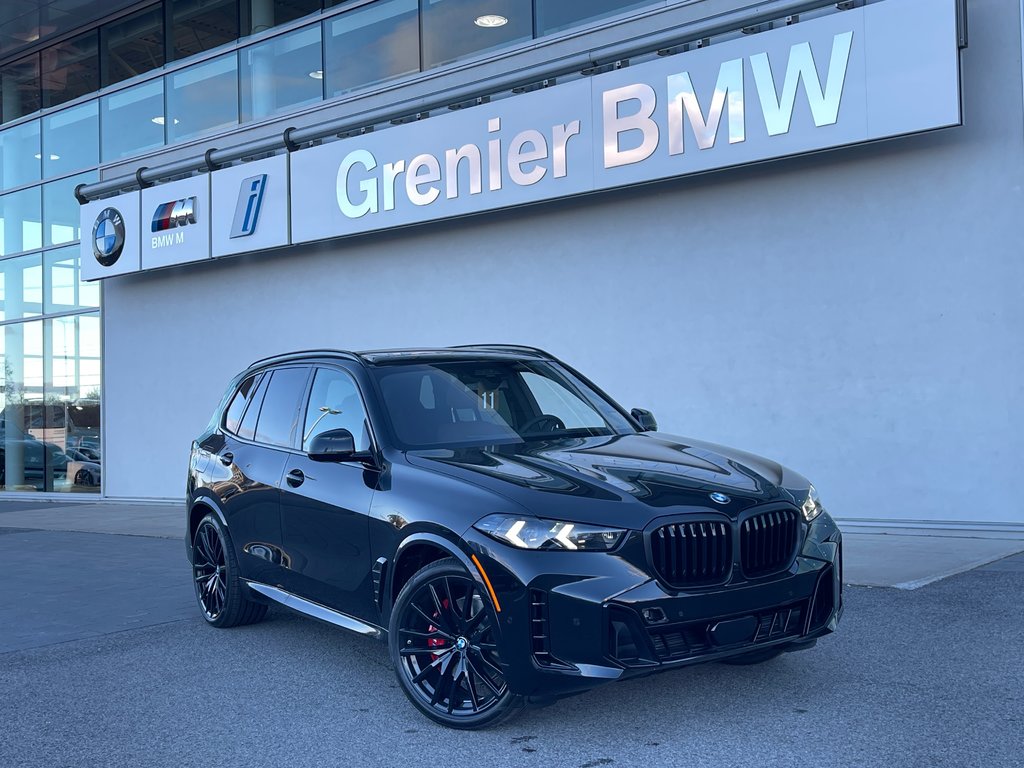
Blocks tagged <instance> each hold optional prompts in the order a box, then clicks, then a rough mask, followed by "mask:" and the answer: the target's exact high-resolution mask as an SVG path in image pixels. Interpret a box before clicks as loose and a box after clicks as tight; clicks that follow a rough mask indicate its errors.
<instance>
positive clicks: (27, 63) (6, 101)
mask: <svg viewBox="0 0 1024 768" xmlns="http://www.w3.org/2000/svg"><path fill="white" fill-rule="evenodd" d="M0 99H2V101H3V121H4V122H5V123H6V122H10V121H11V120H16V119H17V118H19V117H24V116H25V115H31V114H32V113H33V112H36V111H37V110H38V109H39V54H36V55H34V56H29V57H28V58H27V59H22V60H21V61H16V62H14V63H13V64H8V65H7V66H5V67H0Z"/></svg>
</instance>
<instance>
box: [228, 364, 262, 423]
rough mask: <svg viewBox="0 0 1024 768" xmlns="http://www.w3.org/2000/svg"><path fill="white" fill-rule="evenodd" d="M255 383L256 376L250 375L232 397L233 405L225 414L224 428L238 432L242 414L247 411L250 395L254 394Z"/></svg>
mask: <svg viewBox="0 0 1024 768" xmlns="http://www.w3.org/2000/svg"><path fill="white" fill-rule="evenodd" d="M255 383H256V377H255V376H250V377H249V378H247V379H246V380H245V381H243V382H242V386H240V387H239V388H238V391H237V392H236V393H235V396H234V397H233V398H232V399H231V405H229V406H228V410H227V413H225V414H224V428H225V429H226V430H227V431H228V432H238V425H239V424H241V423H242V414H243V413H245V406H247V405H248V404H249V395H251V394H252V391H253V389H254V387H253V385H254V384H255Z"/></svg>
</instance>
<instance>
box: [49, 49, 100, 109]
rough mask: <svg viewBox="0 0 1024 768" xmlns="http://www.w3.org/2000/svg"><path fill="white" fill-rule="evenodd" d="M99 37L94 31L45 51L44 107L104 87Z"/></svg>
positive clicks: (61, 102)
mask: <svg viewBox="0 0 1024 768" xmlns="http://www.w3.org/2000/svg"><path fill="white" fill-rule="evenodd" d="M97 39H98V38H97V35H96V31H95V30H93V31H92V32H88V33H86V34H84V35H79V36H78V37H73V38H71V39H70V40H65V41H64V42H62V43H57V44H56V45H51V46H50V47H49V48H46V49H44V50H43V63H42V86H43V107H56V106H57V105H58V104H63V103H64V102H65V101H71V100H72V99H77V98H78V97H79V96H84V95H85V94H87V93H92V92H93V91H95V90H97V89H98V88H99V87H100V67H99V56H98V55H97V45H98V42H97Z"/></svg>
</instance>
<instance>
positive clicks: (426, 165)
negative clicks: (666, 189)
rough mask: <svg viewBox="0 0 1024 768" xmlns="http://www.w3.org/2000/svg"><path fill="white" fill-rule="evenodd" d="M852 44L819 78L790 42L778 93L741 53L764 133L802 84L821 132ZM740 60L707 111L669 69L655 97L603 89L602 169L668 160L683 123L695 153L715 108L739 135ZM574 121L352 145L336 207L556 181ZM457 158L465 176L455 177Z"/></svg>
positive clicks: (494, 121)
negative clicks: (436, 140) (432, 145)
mask: <svg viewBox="0 0 1024 768" xmlns="http://www.w3.org/2000/svg"><path fill="white" fill-rule="evenodd" d="M852 44H853V32H842V33H840V34H837V35H835V36H834V37H833V39H832V49H831V53H830V55H829V56H828V57H827V58H826V61H827V62H828V71H827V77H824V78H823V77H822V76H821V74H820V73H819V72H818V70H817V66H816V64H815V61H814V57H813V54H812V51H811V46H810V44H809V43H807V42H803V43H798V44H796V45H794V46H792V48H791V49H790V52H789V58H788V61H787V62H786V64H785V68H784V70H783V71H784V74H785V76H784V80H783V82H782V93H781V95H780V94H779V93H778V88H777V84H776V82H775V76H774V74H773V72H772V68H771V63H770V62H769V59H768V56H767V55H766V54H765V53H758V54H755V55H753V56H750V57H749V67H750V71H751V73H752V74H753V78H754V83H755V85H756V87H757V95H758V103H759V105H760V108H761V109H760V111H761V117H762V118H763V120H764V125H765V130H766V131H767V134H768V135H769V136H778V135H781V134H785V133H789V130H790V126H791V125H792V122H793V113H794V110H795V108H796V97H797V91H798V89H799V88H800V86H801V85H802V86H803V90H804V92H805V94H806V97H807V100H808V106H809V108H810V112H811V119H812V120H813V123H814V126H815V127H818V128H820V127H822V126H826V125H834V124H835V123H836V121H837V120H838V118H839V107H840V104H841V100H842V94H843V85H844V83H845V82H846V73H847V69H848V67H849V62H850V50H851V47H852ZM679 63H680V64H683V63H685V62H684V61H680V62H679ZM747 65H748V60H747V59H731V60H729V61H725V62H723V63H722V64H721V65H720V67H719V70H718V77H717V80H716V82H715V84H714V90H713V91H712V92H711V93H710V94H708V98H707V99H706V101H707V102H709V103H710V106H709V109H708V113H707V115H705V114H704V109H703V107H702V106H701V99H700V98H699V96H698V94H697V89H696V88H695V87H694V84H693V80H692V78H691V77H690V73H689V72H688V71H682V72H675V73H673V74H670V75H668V77H667V78H666V79H665V85H664V86H663V88H662V97H663V98H662V99H661V100H659V98H658V92H657V91H656V90H655V88H654V87H653V86H652V85H650V84H648V83H646V82H639V83H632V84H630V85H626V86H622V87H619V88H611V89H609V90H605V91H603V92H602V93H601V104H600V113H599V119H600V128H599V131H598V134H599V136H600V138H601V143H600V147H601V151H602V153H603V166H604V168H617V167H619V166H623V165H632V164H634V163H641V162H643V161H645V160H647V159H648V158H649V157H651V156H652V155H654V154H655V152H657V151H658V149H659V147H660V148H661V149H662V151H667V153H668V154H669V155H670V156H675V155H683V154H685V152H686V144H687V136H686V134H687V130H686V128H687V126H688V127H689V129H690V131H689V132H690V133H692V136H693V139H694V144H695V145H696V148H695V149H696V151H706V150H710V149H713V148H714V147H715V145H716V143H717V140H718V131H719V126H720V125H721V123H722V119H723V114H725V115H726V117H725V119H726V121H727V123H728V142H729V144H738V143H740V142H743V141H746V135H747V133H746V112H747V106H746V104H747V101H746V99H745V92H744V69H745V67H746V66H747ZM659 103H660V104H662V105H664V107H663V108H664V109H665V110H666V115H665V117H666V121H667V126H668V130H667V134H668V135H667V141H666V140H663V138H664V137H662V129H661V127H660V126H659V124H658V121H656V120H655V119H654V113H655V110H657V109H658V107H659ZM582 125H583V121H581V120H572V121H569V122H567V123H556V124H555V125H552V126H550V127H548V128H547V129H546V130H543V131H541V130H536V129H528V130H525V131H521V132H519V133H517V134H516V135H515V136H513V137H512V138H511V140H509V141H508V143H507V144H503V143H502V139H501V137H500V133H499V132H500V131H501V118H499V117H494V118H491V119H490V120H488V121H487V133H488V135H489V136H494V138H488V139H487V141H486V144H485V145H484V146H481V145H479V144H476V143H468V144H463V145H462V146H460V147H451V148H448V149H446V150H445V151H444V154H443V155H440V156H435V155H433V154H430V153H429V152H427V153H423V154H420V155H416V156H415V157H413V158H412V159H411V160H409V161H408V162H407V161H406V160H404V159H398V160H390V161H388V162H384V163H381V162H379V160H378V158H377V157H376V156H375V155H374V154H373V153H372V152H370V151H368V150H366V149H354V150H352V151H351V152H349V153H348V154H347V155H345V157H344V159H343V160H342V161H341V164H340V166H339V168H338V177H337V198H338V208H339V209H340V211H341V212H342V213H343V214H345V216H347V217H349V218H352V219H357V218H359V217H361V216H365V215H367V214H374V213H380V212H381V211H393V210H395V207H396V204H397V203H396V201H397V198H398V196H399V195H401V194H404V196H405V198H406V199H407V200H408V201H409V202H410V203H412V204H413V205H418V206H426V205H430V204H432V203H434V202H435V201H436V200H438V199H439V198H440V197H441V196H442V194H443V195H444V197H445V198H447V199H449V200H452V199H455V198H457V197H459V195H460V194H469V195H478V194H481V193H482V192H484V191H488V192H495V191H498V190H500V189H501V188H502V187H503V185H504V184H506V183H511V184H517V185H519V186H524V187H525V186H531V185H533V184H537V183H538V182H540V181H541V180H543V179H544V178H545V176H547V175H548V174H549V173H550V174H551V177H552V178H553V179H560V178H563V177H565V176H567V175H568V173H569V167H568V153H567V151H566V150H567V146H568V144H569V142H570V141H572V140H574V139H575V140H576V141H579V139H578V138H577V137H579V135H580V133H581V131H582ZM463 164H464V165H465V173H464V174H463V177H464V179H460V165H463ZM353 176H355V177H356V178H357V179H358V180H357V182H356V183H357V184H358V187H359V192H358V195H355V196H353V195H352V194H351V193H350V190H349V187H350V185H351V180H352V178H353ZM353 197H355V198H356V199H353Z"/></svg>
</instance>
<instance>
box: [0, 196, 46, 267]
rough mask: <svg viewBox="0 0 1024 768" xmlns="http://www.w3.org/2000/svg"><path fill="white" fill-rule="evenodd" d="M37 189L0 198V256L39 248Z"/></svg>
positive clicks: (40, 224)
mask: <svg viewBox="0 0 1024 768" xmlns="http://www.w3.org/2000/svg"><path fill="white" fill-rule="evenodd" d="M41 200H42V195H41V194H40V187H31V188H30V189H23V190H21V191H20V192H8V193H7V194H6V195H0V256H9V255H10V254H14V253H19V252H21V251H31V250H34V249H36V248H41V247H42V244H43V243H42V234H43V224H42V222H43V217H42V205H41Z"/></svg>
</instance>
